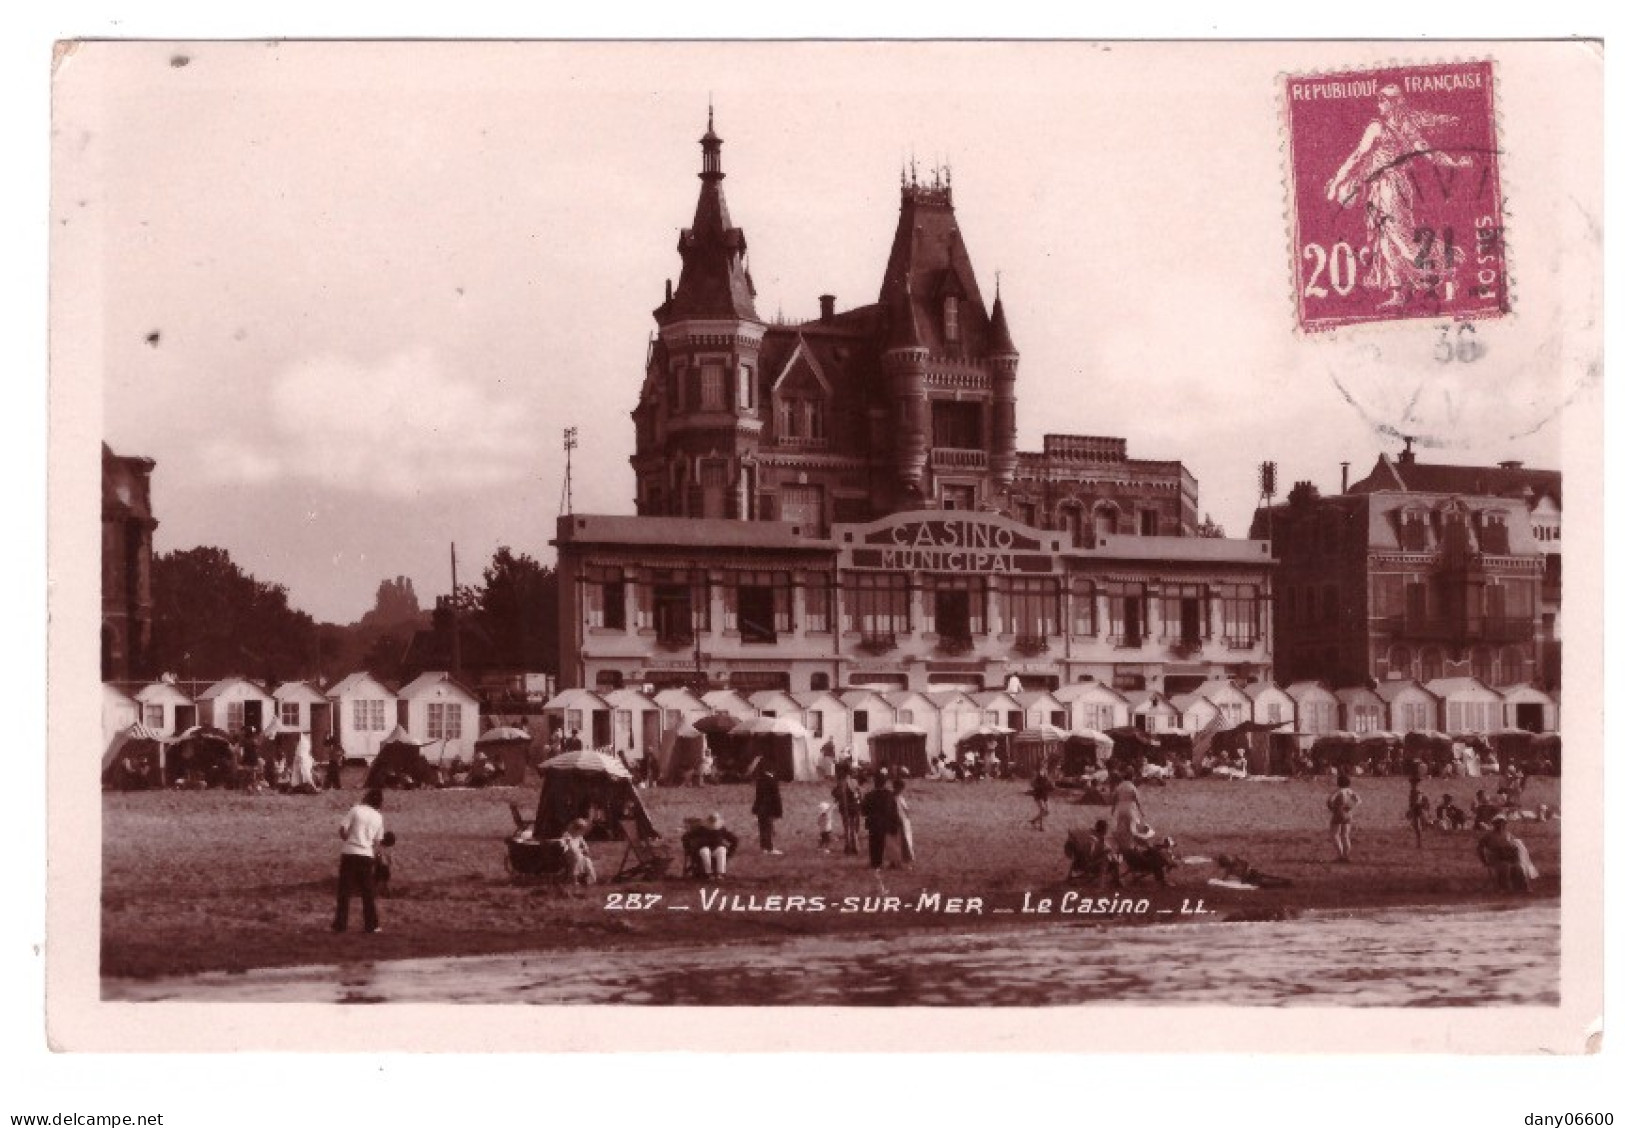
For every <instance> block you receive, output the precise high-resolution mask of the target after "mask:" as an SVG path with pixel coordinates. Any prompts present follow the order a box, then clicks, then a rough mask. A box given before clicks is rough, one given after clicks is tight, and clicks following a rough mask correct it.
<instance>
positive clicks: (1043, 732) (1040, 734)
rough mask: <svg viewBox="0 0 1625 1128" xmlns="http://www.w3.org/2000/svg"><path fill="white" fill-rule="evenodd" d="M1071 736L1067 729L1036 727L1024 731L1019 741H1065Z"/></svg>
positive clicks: (1019, 736)
mask: <svg viewBox="0 0 1625 1128" xmlns="http://www.w3.org/2000/svg"><path fill="white" fill-rule="evenodd" d="M1069 735H1070V734H1069V733H1068V732H1067V731H1066V730H1065V729H1060V728H1056V727H1055V726H1054V725H1051V724H1042V725H1034V726H1033V727H1032V728H1026V729H1022V730H1021V733H1020V735H1018V736H1017V737H1016V739H1017V740H1021V739H1023V738H1027V739H1031V740H1065V739H1066V738H1067V736H1069Z"/></svg>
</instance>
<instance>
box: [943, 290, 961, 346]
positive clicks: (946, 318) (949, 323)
mask: <svg viewBox="0 0 1625 1128" xmlns="http://www.w3.org/2000/svg"><path fill="white" fill-rule="evenodd" d="M942 335H943V337H944V338H945V339H946V340H947V341H948V342H949V343H950V344H958V343H959V299H958V298H955V297H948V298H944V299H943V301H942Z"/></svg>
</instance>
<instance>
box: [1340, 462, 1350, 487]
mask: <svg viewBox="0 0 1625 1128" xmlns="http://www.w3.org/2000/svg"><path fill="white" fill-rule="evenodd" d="M1339 465H1341V466H1342V467H1343V489H1342V492H1343V493H1348V492H1349V464H1348V463H1347V462H1343V463H1339Z"/></svg>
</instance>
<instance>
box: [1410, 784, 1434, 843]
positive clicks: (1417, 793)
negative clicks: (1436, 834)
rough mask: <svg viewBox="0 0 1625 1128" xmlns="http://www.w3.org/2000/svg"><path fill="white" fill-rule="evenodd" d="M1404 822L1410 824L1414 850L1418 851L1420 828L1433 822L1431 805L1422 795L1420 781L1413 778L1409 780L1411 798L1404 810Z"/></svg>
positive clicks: (1420, 841) (1420, 836)
mask: <svg viewBox="0 0 1625 1128" xmlns="http://www.w3.org/2000/svg"><path fill="white" fill-rule="evenodd" d="M1405 821H1406V822H1408V823H1410V824H1411V833H1413V834H1415V835H1416V848H1417V849H1418V850H1420V849H1421V848H1422V827H1423V826H1425V825H1426V824H1428V823H1430V822H1432V821H1433V805H1432V804H1431V803H1429V802H1428V797H1427V796H1426V795H1424V794H1422V784H1421V781H1420V780H1418V779H1416V778H1415V777H1414V776H1413V777H1412V778H1411V797H1410V802H1409V803H1408V804H1407V806H1406V808H1405Z"/></svg>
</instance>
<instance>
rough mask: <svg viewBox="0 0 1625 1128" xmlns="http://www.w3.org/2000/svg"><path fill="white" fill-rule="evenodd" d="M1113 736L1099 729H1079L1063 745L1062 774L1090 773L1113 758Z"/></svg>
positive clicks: (1077, 774) (1079, 774)
mask: <svg viewBox="0 0 1625 1128" xmlns="http://www.w3.org/2000/svg"><path fill="white" fill-rule="evenodd" d="M1111 755H1112V738H1111V737H1109V736H1107V735H1106V734H1105V733H1103V732H1101V731H1100V730H1098V729H1092V728H1085V729H1078V730H1077V731H1075V732H1073V733H1070V734H1069V735H1068V736H1067V738H1066V742H1065V743H1064V744H1063V745H1062V746H1061V774H1062V775H1063V776H1082V775H1089V774H1091V773H1093V772H1094V771H1096V770H1097V769H1098V768H1099V767H1100V765H1102V764H1104V763H1105V762H1106V761H1107V760H1110V759H1111Z"/></svg>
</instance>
